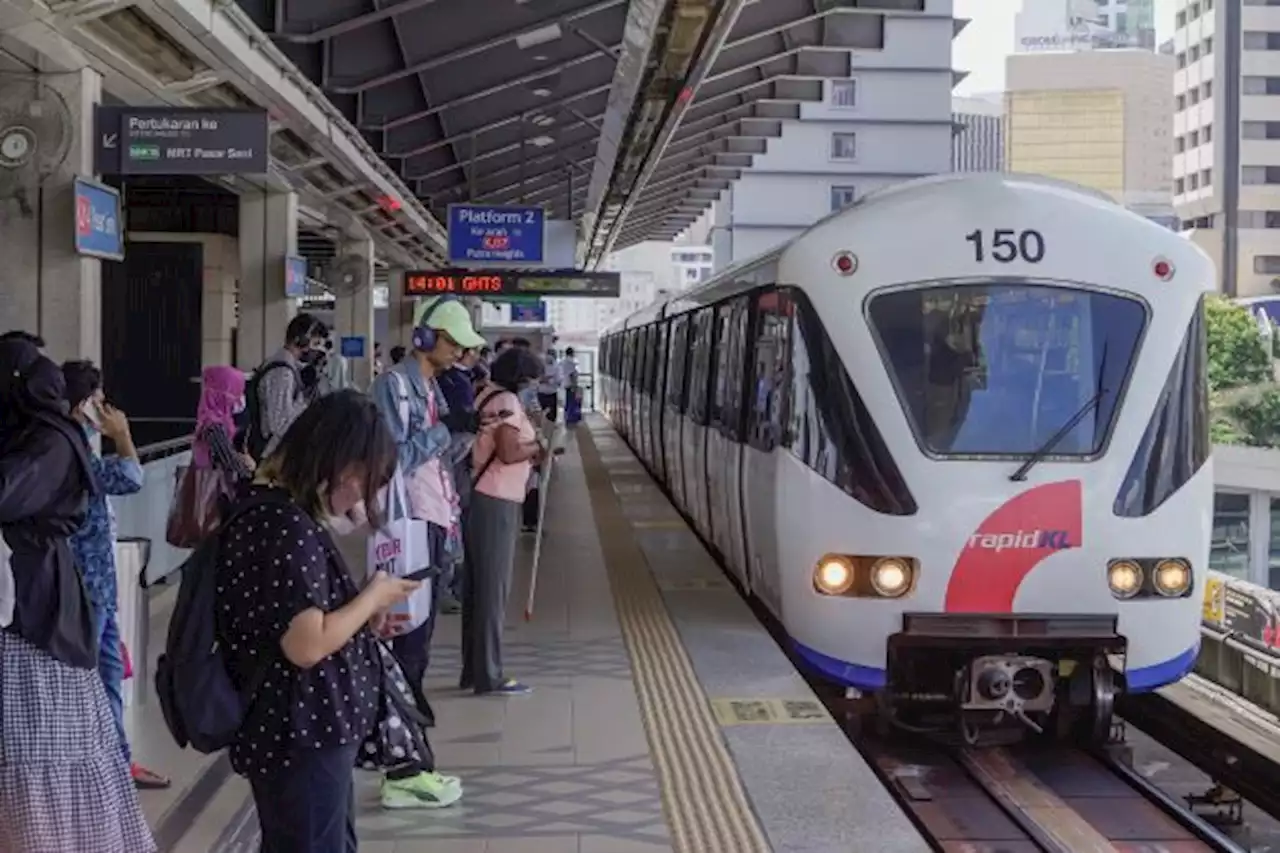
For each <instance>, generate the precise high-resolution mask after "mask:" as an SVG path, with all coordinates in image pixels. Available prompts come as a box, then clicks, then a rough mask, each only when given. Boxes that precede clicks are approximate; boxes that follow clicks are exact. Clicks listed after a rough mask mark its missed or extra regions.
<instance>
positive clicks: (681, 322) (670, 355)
mask: <svg viewBox="0 0 1280 853" xmlns="http://www.w3.org/2000/svg"><path fill="white" fill-rule="evenodd" d="M688 354H689V315H688V314H681V315H680V316H679V317H676V318H675V319H674V320H672V321H671V340H670V343H669V344H668V352H667V388H666V393H667V405H668V406H670V407H671V408H673V409H675V410H676V411H677V412H680V413H683V412H684V392H685V386H686V380H687V374H686V372H685V367H686V365H687V364H688V358H687V356H688Z"/></svg>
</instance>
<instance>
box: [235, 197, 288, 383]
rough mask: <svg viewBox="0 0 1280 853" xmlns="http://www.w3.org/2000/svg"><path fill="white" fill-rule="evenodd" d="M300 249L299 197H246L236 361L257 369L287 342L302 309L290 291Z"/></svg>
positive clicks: (242, 216) (242, 219)
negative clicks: (288, 264)
mask: <svg viewBox="0 0 1280 853" xmlns="http://www.w3.org/2000/svg"><path fill="white" fill-rule="evenodd" d="M297 252H298V196H297V195H296V194H294V193H259V194H257V195H244V196H241V197H240V286H239V295H240V317H239V321H238V324H237V329H238V331H237V334H236V365H237V366H238V367H240V368H242V369H244V370H252V369H253V368H255V367H257V366H258V365H259V364H261V363H262V362H263V360H264V359H266V358H267V356H269V355H271V354H272V353H274V352H275V351H276V350H278V349H280V347H281V346H283V345H284V330H285V327H286V326H288V325H289V321H290V320H291V319H293V315H294V314H295V313H297V308H296V306H295V303H294V301H293V300H292V299H289V298H288V297H287V296H285V260H286V259H287V258H288V257H289V256H290V255H296V254H297Z"/></svg>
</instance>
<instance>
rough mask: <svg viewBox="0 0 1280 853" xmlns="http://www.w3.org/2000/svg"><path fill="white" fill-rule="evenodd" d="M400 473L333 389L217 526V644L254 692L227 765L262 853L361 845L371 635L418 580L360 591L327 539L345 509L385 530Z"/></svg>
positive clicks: (374, 422)
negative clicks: (241, 787)
mask: <svg viewBox="0 0 1280 853" xmlns="http://www.w3.org/2000/svg"><path fill="white" fill-rule="evenodd" d="M394 470H395V444H394V443H393V442H392V440H391V436H390V435H389V434H388V432H387V429H386V426H385V425H384V424H383V422H382V418H381V417H380V416H379V415H378V410H377V408H376V407H375V406H374V405H373V403H372V402H371V401H370V400H369V399H368V398H367V397H365V396H364V395H363V394H360V393H358V392H355V391H350V390H348V391H338V392H336V393H334V394H330V395H327V396H325V397H323V398H321V399H320V400H318V401H316V402H315V403H313V404H312V405H311V406H310V407H308V408H307V409H306V411H304V412H303V413H302V414H301V415H300V416H299V417H298V418H297V420H295V421H294V423H293V424H292V425H291V426H290V427H289V430H288V431H287V432H286V433H285V435H284V437H283V438H282V440H281V441H280V443H279V446H278V447H277V448H276V449H275V450H274V451H273V452H272V453H271V454H270V455H269V456H268V457H267V458H266V459H264V460H263V462H262V464H261V466H260V467H259V469H258V472H257V475H256V476H255V479H254V482H253V485H252V486H251V487H250V488H249V489H248V490H246V492H245V494H244V495H243V496H242V498H241V500H244V501H254V502H255V505H253V506H250V507H248V508H244V509H243V510H242V512H241V514H240V515H238V516H236V517H235V518H233V519H232V520H231V521H230V522H229V523H228V524H227V526H226V527H224V528H223V529H222V530H221V531H219V534H218V535H219V536H220V537H221V542H222V543H223V544H222V548H221V550H220V553H219V555H218V565H217V569H218V576H217V590H218V592H217V601H216V609H215V616H216V619H217V625H218V639H219V642H221V643H223V644H224V645H225V647H226V648H227V649H228V651H229V655H228V666H229V667H230V669H231V674H232V676H233V679H234V681H235V682H236V683H237V684H238V685H239V686H240V688H241V689H245V690H252V691H253V693H254V697H255V698H254V701H253V702H252V703H251V704H250V706H249V708H248V711H247V713H246V715H245V718H244V722H243V724H242V726H241V728H240V732H239V734H238V735H237V736H236V740H235V742H234V743H233V744H232V746H231V750H230V758H231V765H232V767H233V768H234V769H235V771H236V772H237V773H240V774H241V775H243V776H246V777H247V778H248V780H249V782H250V785H251V786H252V790H253V799H254V804H255V805H256V807H257V813H258V822H259V824H260V825H261V827H262V848H261V849H262V850H264V851H273V853H274V851H290V853H347V851H353V850H355V849H356V837H355V813H354V810H355V799H354V794H353V781H352V772H353V769H354V768H355V766H356V764H357V758H358V754H359V753H360V750H361V747H362V745H363V744H365V742H366V740H367V739H368V738H370V736H371V735H373V734H375V732H376V729H377V725H378V722H379V714H380V708H381V707H382V705H381V702H382V700H383V697H384V690H385V689H386V686H385V680H384V670H383V663H382V658H381V653H380V651H379V646H378V642H377V640H376V639H375V636H374V632H373V628H374V627H375V626H376V625H377V624H378V623H379V622H380V621H381V619H382V618H384V617H385V614H386V611H387V609H388V608H389V607H390V606H391V605H393V604H395V603H397V602H399V601H402V600H404V599H405V598H406V597H408V595H409V594H410V593H412V592H413V590H414V589H416V588H417V586H418V584H417V583H416V582H414V581H409V580H404V579H397V578H391V577H388V576H387V575H385V574H383V573H381V572H379V573H377V574H375V575H374V576H373V577H372V578H370V579H369V582H368V584H367V585H366V586H365V587H364V589H363V590H360V589H358V588H357V586H356V583H355V581H354V579H353V578H352V576H351V573H350V571H349V570H348V568H347V566H346V564H345V563H344V562H343V560H342V558H341V556H340V555H339V553H338V550H337V548H336V547H335V546H334V544H333V540H332V538H331V537H330V534H329V530H336V529H341V530H346V529H349V527H350V526H351V525H350V523H349V521H348V519H349V518H350V517H351V515H352V514H353V513H357V514H362V515H365V516H367V517H368V519H369V521H370V523H371V524H374V525H378V524H381V514H380V508H379V507H378V502H377V495H378V492H379V490H380V489H382V488H383V487H384V486H386V484H387V483H388V482H389V481H390V480H391V475H392V473H393V472H394ZM259 502H260V503H259ZM248 685H254V686H253V687H248Z"/></svg>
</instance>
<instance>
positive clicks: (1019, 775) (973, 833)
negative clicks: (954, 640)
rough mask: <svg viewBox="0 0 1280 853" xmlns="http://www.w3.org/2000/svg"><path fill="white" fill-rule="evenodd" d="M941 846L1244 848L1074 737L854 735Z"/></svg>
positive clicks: (1020, 851) (1237, 852) (966, 852)
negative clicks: (944, 740)
mask: <svg viewBox="0 0 1280 853" xmlns="http://www.w3.org/2000/svg"><path fill="white" fill-rule="evenodd" d="M859 740H861V741H862V742H861V743H860V744H859V746H860V748H861V749H862V751H863V753H864V754H865V755H866V756H867V758H868V759H869V760H871V761H872V762H873V763H874V764H875V766H876V768H877V769H878V770H879V772H880V773H881V775H882V776H883V777H884V779H885V782H886V783H887V784H888V785H889V787H890V790H891V791H893V793H894V794H895V796H897V797H898V799H899V800H900V801H901V803H902V805H903V806H904V807H905V808H906V809H907V811H908V812H909V813H910V814H911V815H912V817H913V819H914V820H915V821H916V823H917V825H918V826H919V827H920V829H921V830H922V831H923V832H924V833H925V835H926V836H927V837H928V838H930V839H931V841H932V843H933V845H934V849H936V850H939V851H944V853H1244V851H1245V849H1246V848H1243V847H1241V846H1239V845H1238V844H1236V843H1235V842H1234V841H1232V840H1231V839H1229V838H1228V837H1227V836H1225V835H1223V834H1222V833H1221V832H1220V831H1218V830H1217V829H1216V828H1215V827H1213V826H1212V825H1210V824H1209V823H1207V822H1205V821H1204V820H1203V819H1202V818H1200V817H1198V816H1196V815H1194V814H1192V813H1191V812H1189V811H1187V810H1186V809H1185V808H1184V807H1182V806H1181V804H1179V803H1177V802H1176V801H1174V800H1173V799H1171V798H1170V797H1169V796H1168V795H1166V794H1165V793H1164V792H1163V791H1161V790H1159V789H1158V788H1156V787H1155V786H1153V785H1152V784H1151V783H1149V782H1147V780H1145V779H1144V778H1142V777H1141V776H1140V775H1138V774H1137V773H1135V772H1134V771H1133V770H1132V769H1131V768H1129V767H1128V766H1127V765H1125V764H1124V763H1123V762H1121V761H1119V760H1117V759H1115V758H1113V757H1111V756H1110V755H1109V754H1105V753H1094V752H1089V751H1085V750H1082V749H1077V748H1074V747H1071V746H1066V745H1061V744H1054V745H1027V746H1018V747H1004V748H982V749H949V748H947V747H945V746H941V745H935V744H932V743H930V742H927V741H924V740H922V739H921V738H920V737H918V736H913V737H909V738H907V737H903V738H887V739H881V738H868V739H862V738H859Z"/></svg>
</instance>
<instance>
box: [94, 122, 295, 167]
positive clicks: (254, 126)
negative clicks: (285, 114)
mask: <svg viewBox="0 0 1280 853" xmlns="http://www.w3.org/2000/svg"><path fill="white" fill-rule="evenodd" d="M96 116H97V122H96V124H97V129H96V134H95V135H96V140H95V141H96V142H97V160H98V163H97V166H98V171H99V172H102V173H104V174H109V175H110V174H120V175H265V174H266V173H267V171H268V168H269V165H268V164H269V161H270V150H269V149H270V125H269V121H268V119H267V113H266V110H235V109H200V108H193V107H116V106H101V107H98V108H97V113H96Z"/></svg>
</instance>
